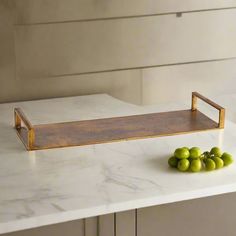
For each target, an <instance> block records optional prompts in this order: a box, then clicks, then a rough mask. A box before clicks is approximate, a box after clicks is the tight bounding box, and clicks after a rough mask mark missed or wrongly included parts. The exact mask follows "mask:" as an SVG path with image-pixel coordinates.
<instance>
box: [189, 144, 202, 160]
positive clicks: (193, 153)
mask: <svg viewBox="0 0 236 236" xmlns="http://www.w3.org/2000/svg"><path fill="white" fill-rule="evenodd" d="M189 153H190V157H191V158H193V159H195V158H198V157H200V156H201V154H202V152H201V149H200V148H199V147H192V148H191V149H190V150H189Z"/></svg>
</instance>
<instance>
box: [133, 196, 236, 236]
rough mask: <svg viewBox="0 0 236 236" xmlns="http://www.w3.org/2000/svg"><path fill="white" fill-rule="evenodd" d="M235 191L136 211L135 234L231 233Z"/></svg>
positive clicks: (205, 235) (235, 223)
mask: <svg viewBox="0 0 236 236" xmlns="http://www.w3.org/2000/svg"><path fill="white" fill-rule="evenodd" d="M235 200H236V194H235V193H233V194H225V195H221V196H216V197H208V198H202V199H196V200H190V201H183V202H179V203H171V204H165V205H161V206H156V207H149V208H144V209H140V210H138V217H137V219H138V224H137V227H138V236H185V235H191V236H199V235H201V236H209V235H214V236H222V235H228V236H231V235H232V236H233V235H235V232H236V219H235V217H234V216H235V212H236V204H235Z"/></svg>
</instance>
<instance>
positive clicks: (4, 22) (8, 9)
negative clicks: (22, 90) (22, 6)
mask: <svg viewBox="0 0 236 236" xmlns="http://www.w3.org/2000/svg"><path fill="white" fill-rule="evenodd" d="M14 19H15V5H14V1H12V0H0V101H2V100H4V98H6V97H11V96H13V94H14V93H16V92H17V86H16V78H15V47H14V27H13V25H14ZM9 84H10V87H9Z"/></svg>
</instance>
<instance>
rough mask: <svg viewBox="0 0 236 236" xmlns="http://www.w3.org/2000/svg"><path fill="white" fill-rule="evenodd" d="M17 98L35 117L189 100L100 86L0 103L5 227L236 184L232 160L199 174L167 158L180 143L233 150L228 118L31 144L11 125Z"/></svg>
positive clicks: (123, 111)
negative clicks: (133, 97) (88, 92)
mask: <svg viewBox="0 0 236 236" xmlns="http://www.w3.org/2000/svg"><path fill="white" fill-rule="evenodd" d="M224 101H226V100H224ZM219 102H220V98H219ZM223 105H224V104H223ZM17 106H19V107H22V108H23V110H25V111H26V113H27V115H28V116H29V117H30V119H31V120H33V123H34V124H37V123H48V122H61V121H72V120H79V119H93V118H103V117H112V116H121V115H132V114H142V113H145V112H154V111H160V110H163V109H162V108H164V110H168V108H169V110H174V109H185V108H187V107H188V105H187V104H182V107H181V104H171V105H169V106H167V105H166V106H163V107H161V106H148V107H139V106H136V105H132V104H126V103H124V102H121V101H118V100H116V99H114V98H112V97H110V96H108V95H103V94H102V95H92V96H82V97H71V98H63V99H52V100H40V101H32V102H21V103H10V104H2V105H0V112H1V116H0V163H1V164H0V233H7V232H12V231H17V230H22V229H28V228H33V227H39V226H43V225H48V224H53V223H60V222H64V221H70V220H75V219H82V218H86V217H90V216H96V215H101V214H107V213H111V212H119V211H124V210H129V209H134V208H140V207H145V206H152V205H158V204H163V203H170V202H176V201H181V200H186V199H193V198H200V197H204V196H211V195H216V194H221V193H227V192H234V191H236V164H235V163H234V164H233V165H232V166H230V167H228V168H224V169H222V170H219V171H214V172H201V173H197V174H191V173H179V172H177V171H175V170H173V169H170V168H169V167H168V166H167V158H168V157H169V155H170V153H171V152H172V151H173V150H174V149H175V148H176V147H179V146H200V147H202V149H203V150H206V149H209V148H210V147H212V146H220V147H222V149H223V150H227V151H228V152H231V153H232V154H233V155H234V156H236V148H235V140H236V124H234V123H233V122H231V121H229V120H227V122H226V128H225V130H224V131H223V130H214V131H207V132H201V133H193V134H186V135H178V136H169V137H161V138H150V139H140V140H132V141H122V142H115V143H106V144H98V145H90V146H84V147H71V148H60V149H51V150H41V151H31V152H27V151H26V150H25V149H24V147H23V145H22V143H21V141H20V140H19V139H18V137H17V135H16V133H15V131H14V129H13V126H12V125H13V108H14V107H17ZM203 109H205V111H208V112H210V113H212V111H211V109H209V108H203ZM164 110H163V111H164ZM55 114H56V115H55ZM230 114H233V113H230ZM212 115H213V114H212ZM229 117H230V115H229Z"/></svg>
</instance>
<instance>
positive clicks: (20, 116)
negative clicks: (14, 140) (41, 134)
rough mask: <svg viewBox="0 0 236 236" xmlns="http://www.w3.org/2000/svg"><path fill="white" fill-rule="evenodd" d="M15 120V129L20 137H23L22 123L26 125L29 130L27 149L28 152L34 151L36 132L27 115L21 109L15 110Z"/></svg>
mask: <svg viewBox="0 0 236 236" xmlns="http://www.w3.org/2000/svg"><path fill="white" fill-rule="evenodd" d="M14 118H15V128H16V130H17V132H18V135H19V136H20V137H21V134H20V131H21V129H22V123H23V124H24V125H25V127H26V129H27V147H26V148H27V149H28V150H31V149H33V146H34V141H35V132H34V128H33V126H32V125H31V123H30V121H29V120H28V119H27V118H26V116H25V114H24V113H23V111H22V110H21V109H20V108H15V109H14Z"/></svg>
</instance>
